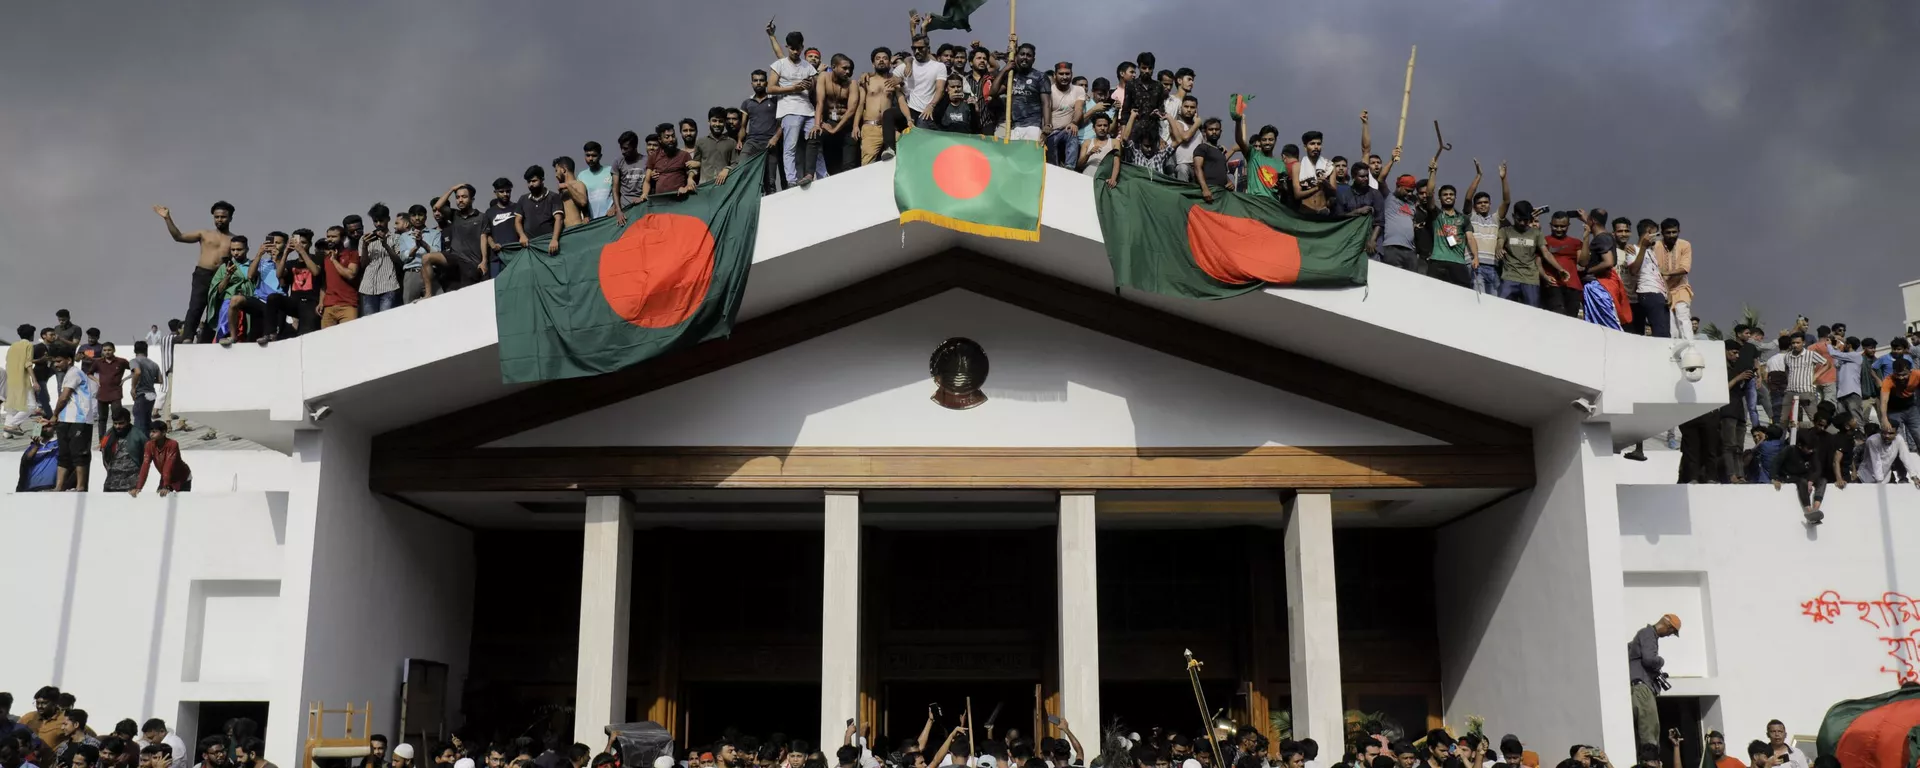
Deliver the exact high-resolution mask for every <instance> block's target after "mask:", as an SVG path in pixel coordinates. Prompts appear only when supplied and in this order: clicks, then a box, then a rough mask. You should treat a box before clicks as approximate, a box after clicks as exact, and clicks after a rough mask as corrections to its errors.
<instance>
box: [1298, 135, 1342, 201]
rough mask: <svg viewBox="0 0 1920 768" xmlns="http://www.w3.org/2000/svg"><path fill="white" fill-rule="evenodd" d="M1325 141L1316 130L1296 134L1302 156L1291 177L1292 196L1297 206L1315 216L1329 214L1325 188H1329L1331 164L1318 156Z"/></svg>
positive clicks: (1328, 198) (1327, 190) (1328, 199)
mask: <svg viewBox="0 0 1920 768" xmlns="http://www.w3.org/2000/svg"><path fill="white" fill-rule="evenodd" d="M1325 144H1326V138H1325V136H1323V135H1322V134H1321V133H1320V132H1319V131H1307V132H1306V133H1303V134H1301V135H1300V147H1301V151H1302V153H1303V154H1302V155H1301V158H1300V164H1299V166H1298V167H1297V168H1296V169H1295V171H1294V174H1293V194H1294V196H1295V198H1296V199H1298V200H1299V201H1300V207H1301V208H1302V209H1305V210H1307V211H1312V212H1314V213H1319V214H1323V215H1324V214H1329V213H1332V212H1333V206H1332V197H1331V196H1330V195H1329V188H1330V187H1331V186H1332V185H1333V163H1332V162H1331V161H1329V160H1328V159H1327V158H1326V157H1325V156H1324V155H1322V154H1321V153H1320V150H1321V148H1322V147H1323V146H1324V145H1325Z"/></svg>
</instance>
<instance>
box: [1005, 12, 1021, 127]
mask: <svg viewBox="0 0 1920 768" xmlns="http://www.w3.org/2000/svg"><path fill="white" fill-rule="evenodd" d="M1019 18H1020V0H1007V37H1008V38H1009V45H1008V46H1007V73H1006V74H1007V92H1006V94H1004V95H1005V98H1006V100H1007V121H1006V122H1004V123H1001V125H1004V126H1006V131H1007V143H1008V144H1012V143H1013V58H1014V56H1016V55H1017V53H1016V49H1018V48H1019V47H1020V46H1018V45H1014V44H1011V38H1013V37H1016V36H1017V35H1018V33H1017V32H1016V30H1017V29H1018V28H1017V27H1016V26H1015V24H1014V22H1015V21H1017V20H1018V19H1019Z"/></svg>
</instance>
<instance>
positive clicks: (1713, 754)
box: [1707, 731, 1747, 768]
mask: <svg viewBox="0 0 1920 768" xmlns="http://www.w3.org/2000/svg"><path fill="white" fill-rule="evenodd" d="M1707 759H1708V760H1712V761H1713V768H1747V764H1746V763H1743V762H1740V760H1739V759H1738V758H1734V757H1729V756H1727V737H1726V736H1723V735H1721V734H1720V732H1719V731H1707Z"/></svg>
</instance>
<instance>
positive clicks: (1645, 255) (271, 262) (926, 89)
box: [154, 12, 1692, 345]
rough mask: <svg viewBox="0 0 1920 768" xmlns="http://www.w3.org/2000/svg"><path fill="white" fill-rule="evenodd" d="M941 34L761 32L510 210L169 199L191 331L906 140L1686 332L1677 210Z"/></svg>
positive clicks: (483, 259)
mask: <svg viewBox="0 0 1920 768" xmlns="http://www.w3.org/2000/svg"><path fill="white" fill-rule="evenodd" d="M927 23H928V19H927V18H926V17H924V16H922V15H920V14H919V13H917V12H915V13H912V14H911V15H910V16H909V27H908V30H907V32H908V38H909V40H910V43H909V45H908V47H907V48H906V49H904V50H896V49H892V48H889V47H886V46H882V47H878V48H874V49H873V50H872V51H871V52H870V53H869V54H868V66H869V71H866V72H862V73H859V74H858V75H857V76H856V74H855V72H854V70H855V68H856V67H855V63H854V61H853V59H852V58H851V57H850V56H848V55H846V54H834V55H832V56H830V57H826V56H823V55H822V53H821V51H820V49H818V48H814V47H809V46H808V45H807V41H806V36H805V35H804V34H803V33H801V32H798V31H789V32H787V33H786V35H785V36H784V38H782V37H780V36H779V30H778V29H777V28H776V27H775V26H774V24H773V23H771V22H769V23H768V24H767V27H766V33H767V36H768V40H769V42H770V44H771V47H772V49H773V53H774V56H775V59H774V61H773V62H772V63H771V64H770V65H768V66H767V67H766V68H764V69H756V70H753V71H752V72H751V74H750V75H749V77H748V86H749V88H750V91H749V95H748V97H747V98H745V99H743V100H742V101H741V102H740V103H739V104H738V105H737V106H725V105H720V106H714V107H712V108H710V109H708V110H707V114H706V120H705V125H704V130H703V126H702V124H701V123H700V122H699V121H697V120H695V119H694V118H685V119H682V120H679V121H677V122H662V123H659V124H657V125H655V126H654V128H653V130H652V131H650V132H649V133H647V134H646V135H640V134H638V133H636V132H634V131H626V132H624V133H622V134H621V135H620V136H619V137H618V139H617V140H616V142H615V147H616V150H617V151H616V152H615V153H613V154H612V155H611V156H610V157H609V156H608V155H606V153H604V151H603V149H602V146H601V144H600V143H599V142H598V141H588V142H586V143H585V144H583V145H582V146H581V148H580V153H581V154H580V161H579V162H577V163H576V161H575V158H574V157H573V156H570V155H563V156H561V157H556V158H554V159H553V160H552V161H551V162H549V163H545V164H536V165H532V166H529V167H527V168H526V170H525V171H524V172H522V173H521V174H520V176H519V178H520V182H519V183H520V184H522V185H524V189H523V191H521V192H520V194H519V196H518V197H517V198H516V197H515V192H516V190H515V182H514V180H513V179H512V178H511V177H507V176H502V177H500V178H498V179H495V180H494V182H493V185H492V188H491V189H492V197H491V199H490V200H488V201H484V202H483V201H481V200H480V199H479V197H478V191H477V189H476V188H475V187H474V186H473V185H471V184H467V183H464V182H463V183H457V184H454V185H451V186H450V187H449V188H448V189H447V190H446V192H444V193H443V194H440V195H438V196H436V197H433V198H431V199H429V200H427V201H426V202H424V203H415V204H411V205H406V206H400V205H395V206H388V205H386V204H384V203H375V204H373V205H371V206H370V207H369V208H368V209H367V211H366V213H365V214H364V215H362V214H358V213H356V214H352V215H348V216H345V217H344V218H342V219H341V220H340V223H339V224H337V225H332V226H327V227H323V228H317V229H316V228H289V229H287V230H276V231H272V232H269V233H267V234H266V235H265V236H263V237H261V238H260V239H259V240H258V241H257V242H256V241H255V240H253V239H251V238H249V237H247V236H245V235H240V234H236V233H234V232H233V222H234V217H235V213H236V208H235V206H234V205H233V204H231V203H228V202H225V201H221V202H216V203H214V204H213V205H212V207H211V209H210V213H211V215H212V226H211V227H210V228H205V229H196V230H191V231H183V230H182V229H181V228H180V227H179V225H178V224H176V223H175V221H174V220H173V216H172V212H171V211H170V210H169V209H168V208H166V207H164V206H156V207H155V208H154V211H155V213H156V214H158V215H159V216H160V217H161V219H162V220H164V221H165V223H166V226H167V231H168V233H169V234H170V235H171V236H172V238H173V240H175V241H176V242H180V243H189V244H194V245H196V246H197V247H198V260H197V262H196V264H195V267H194V269H193V273H192V279H191V282H190V284H191V289H190V294H189V299H188V306H187V312H186V314H185V315H184V316H183V317H182V322H183V328H182V329H181V331H180V340H181V341H182V342H187V343H194V342H219V343H221V344H228V345H230V344H233V343H236V342H240V341H253V342H257V343H260V344H267V343H270V342H272V341H273V340H275V339H279V338H286V337H289V336H294V335H298V334H302V333H307V332H310V331H313V330H316V329H319V328H325V327H329V326H333V325H338V324H340V323H345V322H350V321H352V320H354V319H356V318H358V317H361V316H364V315H370V314H375V313H378V312H382V311H385V310H388V309H392V308H394V307H397V306H400V305H403V304H408V303H412V302H414V301H418V300H420V299H423V298H426V297H430V296H433V295H434V294H435V293H437V292H444V291H450V290H456V289H459V288H462V287H465V286H468V285H472V284H474V283H477V282H480V281H483V280H486V279H488V278H490V277H492V276H495V275H497V274H499V273H500V271H501V269H502V268H503V267H504V261H503V257H502V252H503V250H504V249H507V248H509V247H510V246H514V245H521V246H526V245H529V244H530V243H531V241H533V240H534V239H537V238H541V237H544V236H549V235H550V236H551V238H550V239H549V241H548V242H547V245H546V248H547V250H548V251H549V252H551V253H559V251H560V249H561V248H562V240H563V238H562V236H561V235H562V234H563V233H564V232H566V231H567V230H569V229H571V228H573V227H577V226H580V225H582V224H585V223H587V222H589V221H591V220H593V219H596V218H601V217H616V218H624V217H625V211H624V206H626V205H628V204H631V203H636V202H641V201H644V200H647V199H649V198H650V196H652V195H656V194H661V195H673V196H685V195H689V194H696V193H697V190H698V187H699V185H700V184H703V183H708V182H714V181H720V180H724V179H725V178H727V177H728V175H729V174H730V173H731V172H732V170H733V169H734V168H735V167H737V166H738V164H739V163H740V161H741V160H742V159H743V158H745V157H749V156H752V155H755V154H757V153H761V152H771V153H774V154H771V155H769V162H768V163H766V164H765V165H764V178H762V179H761V183H762V185H763V186H764V188H765V189H766V190H767V191H769V192H772V191H778V190H780V189H783V188H787V187H796V186H797V187H805V186H808V185H810V184H811V183H812V182H814V181H816V180H818V179H821V178H825V177H827V176H830V175H833V174H836V173H841V172H843V171H846V170H849V169H852V168H857V167H859V166H862V165H867V164H870V163H874V162H878V161H882V160H887V159H890V158H891V157H892V156H893V154H894V147H895V143H896V141H897V137H898V136H899V135H900V134H901V132H903V131H905V130H908V129H909V128H916V129H924V130H934V131H957V132H966V133H975V134H987V135H993V136H997V137H1003V138H1009V139H1012V140H1020V141H1036V142H1040V143H1041V144H1043V145H1044V147H1045V149H1046V159H1047V162H1049V163H1052V164H1055V165H1059V166H1062V167H1065V168H1069V169H1073V170H1077V171H1081V172H1083V173H1086V174H1088V175H1090V176H1097V175H1099V174H1101V173H1102V171H1101V169H1102V168H1110V169H1111V170H1110V171H1107V176H1106V179H1107V183H1109V184H1113V183H1116V179H1117V176H1118V172H1119V165H1120V164H1122V163H1125V164H1132V165H1137V166H1143V167H1147V168H1150V169H1151V170H1152V171H1153V172H1155V173H1158V174H1161V175H1164V176H1166V177H1169V178H1171V179H1175V180H1178V181H1179V182H1182V183H1188V184H1193V185H1196V186H1197V187H1198V188H1199V190H1200V193H1201V194H1202V196H1203V197H1205V198H1207V199H1212V197H1213V195H1214V193H1215V191H1216V190H1229V189H1231V190H1236V191H1239V192H1243V193H1245V194H1248V195H1253V196H1256V197H1262V198H1267V199H1272V200H1276V201H1278V202H1280V203H1282V204H1284V205H1286V206H1288V207H1289V208H1291V209H1293V210H1294V211H1296V212H1298V213H1299V214H1301V215H1303V216H1309V217H1360V216H1366V217H1370V219H1371V222H1372V226H1371V228H1370V230H1369V236H1368V238H1367V243H1366V249H1367V252H1368V254H1369V255H1370V256H1371V257H1372V258H1374V259H1376V260H1378V261H1380V262H1381V263H1383V264H1388V265H1391V266H1395V267H1401V268H1405V269H1410V270H1414V271H1417V272H1421V273H1423V274H1427V275H1429V276H1432V277H1435V278H1438V279H1441V280H1445V281H1447V282H1451V283H1455V284H1458V285H1461V286H1467V287H1472V288H1474V289H1475V290H1478V291H1480V292H1482V293H1485V294H1492V295H1496V296H1500V297H1504V298H1508V299H1511V300H1513V301H1517V302H1521V303H1525V304H1529V305H1532V306H1537V307H1542V308H1545V309H1549V310H1553V311H1556V312H1561V313H1563V314H1567V315H1570V316H1575V317H1582V318H1585V319H1586V320H1588V321H1590V322H1594V323H1599V324H1602V325H1606V326H1608V327H1616V328H1622V329H1624V330H1627V331H1630V332H1635V333H1646V334H1651V335H1655V336H1662V337H1666V336H1673V337H1684V336H1685V335H1686V331H1687V329H1688V327H1689V325H1690V308H1691V304H1692V287H1691V285H1690V284H1689V282H1688V275H1689V273H1690V272H1691V270H1692V246H1691V245H1690V244H1689V243H1688V241H1686V240H1684V239H1681V237H1680V222H1679V221H1678V220H1677V219H1674V218H1666V219H1663V220H1661V221H1659V222H1658V223H1656V222H1655V221H1654V220H1653V219H1641V220H1639V221H1637V222H1635V221H1631V220H1629V219H1627V218H1625V217H1615V218H1609V215H1608V213H1607V211H1605V210H1601V209H1592V210H1567V211H1552V212H1550V211H1549V210H1548V209H1547V208H1545V207H1536V206H1534V205H1533V204H1532V203H1530V202H1528V201H1526V200H1519V201H1513V200H1512V194H1511V191H1510V190H1509V188H1508V184H1507V174H1506V170H1507V169H1506V164H1505V163H1502V164H1501V165H1500V166H1499V168H1498V176H1499V183H1500V199H1499V203H1498V205H1497V206H1496V205H1495V203H1494V200H1493V197H1492V194H1491V193H1490V192H1488V191H1484V190H1482V189H1481V186H1480V185H1481V182H1482V173H1481V168H1480V164H1479V161H1478V160H1477V159H1476V160H1475V161H1474V175H1473V179H1472V181H1471V182H1469V183H1468V184H1467V186H1466V188H1465V191H1464V192H1461V191H1459V190H1457V189H1456V188H1455V187H1454V185H1451V184H1441V183H1439V181H1438V178H1439V171H1440V168H1439V166H1440V160H1441V156H1442V155H1441V152H1439V151H1436V152H1435V154H1434V157H1433V159H1432V161H1430V162H1429V163H1428V164H1427V173H1426V175H1425V177H1424V178H1416V177H1415V176H1414V175H1413V174H1409V173H1399V174H1396V173H1395V169H1396V167H1397V166H1398V165H1399V163H1400V159H1401V149H1400V148H1398V147H1395V148H1393V149H1392V150H1391V151H1390V152H1388V153H1387V156H1386V157H1385V158H1383V157H1382V156H1381V155H1380V154H1377V153H1375V152H1374V150H1373V144H1372V138H1371V131H1370V124H1369V121H1368V115H1367V113H1366V112H1364V111H1363V112H1361V113H1360V136H1359V142H1358V149H1359V154H1357V155H1355V156H1354V157H1355V159H1354V160H1352V161H1349V159H1348V158H1347V157H1345V156H1340V155H1337V154H1329V153H1327V152H1326V151H1325V150H1326V148H1327V144H1328V141H1327V140H1326V137H1325V136H1324V134H1322V133H1321V132H1320V131H1318V130H1308V131H1305V132H1304V133H1302V134H1301V136H1300V143H1299V144H1298V145H1295V144H1286V145H1284V146H1276V144H1277V143H1278V140H1279V136H1280V132H1279V129H1278V128H1276V127H1275V126H1273V125H1262V126H1260V127H1258V128H1257V129H1250V128H1249V127H1248V124H1247V115H1246V111H1247V108H1248V106H1249V104H1250V103H1251V101H1252V97H1251V96H1242V95H1240V94H1234V95H1232V96H1231V100H1230V101H1231V105H1232V106H1231V113H1230V118H1231V122H1232V124H1233V133H1232V136H1231V137H1230V138H1229V137H1227V134H1226V132H1225V130H1224V128H1225V123H1223V121H1222V120H1221V119H1220V118H1219V117H1202V115H1201V112H1200V99H1199V96H1198V95H1197V94H1198V90H1197V85H1196V81H1197V77H1198V76H1197V74H1196V73H1195V71H1194V70H1193V69H1191V68H1186V67H1180V68H1173V69H1156V58H1155V56H1154V54H1153V53H1151V52H1146V53H1141V54H1139V55H1138V56H1137V57H1135V58H1134V59H1132V60H1129V61H1122V62H1120V63H1119V64H1118V65H1116V66H1115V67H1114V71H1113V77H1112V79H1109V78H1107V77H1104V76H1101V77H1096V78H1094V79H1092V80H1091V81H1089V80H1088V78H1087V77H1086V76H1085V75H1081V74H1077V73H1076V70H1075V67H1074V65H1073V64H1072V63H1071V62H1068V61H1061V62H1058V63H1056V64H1054V65H1053V67H1052V68H1051V70H1041V69H1039V68H1038V67H1037V66H1036V63H1035V62H1036V56H1037V48H1036V47H1035V45H1034V44H1033V43H1030V42H1020V41H1019V39H1018V37H1017V36H1009V39H1008V42H1007V48H1006V49H1005V50H999V51H995V50H989V49H988V48H987V47H986V46H984V45H982V44H981V43H980V42H979V41H977V40H976V41H973V42H972V44H970V45H962V44H954V43H942V44H939V45H938V46H935V45H934V44H933V43H932V42H931V39H930V37H929V34H928V30H927V29H926V25H927ZM1221 101H1222V102H1223V103H1226V102H1228V101H1229V100H1228V99H1226V98H1223V99H1221ZM1223 142H1224V143H1223ZM1443 148H1444V147H1443ZM1109 157H1117V158H1118V161H1117V162H1115V163H1111V164H1108V163H1104V161H1105V160H1106V159H1107V158H1109ZM775 158H777V161H776V160H775ZM1462 206H1465V207H1464V209H1463V208H1462ZM1542 223H1544V225H1545V228H1544V230H1543V229H1542ZM1575 224H1578V225H1579V227H1580V229H1579V234H1578V235H1577V236H1576V235H1575V234H1574V233H1573V229H1572V227H1573V226H1574V225H1575Z"/></svg>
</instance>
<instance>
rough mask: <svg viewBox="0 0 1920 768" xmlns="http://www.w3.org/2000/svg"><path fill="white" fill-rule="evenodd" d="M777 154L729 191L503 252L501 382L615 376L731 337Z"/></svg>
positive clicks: (747, 164)
mask: <svg viewBox="0 0 1920 768" xmlns="http://www.w3.org/2000/svg"><path fill="white" fill-rule="evenodd" d="M765 162H766V153H764V152H762V153H759V154H756V155H752V156H749V157H747V158H746V159H743V160H741V161H740V163H739V165H738V166H737V167H735V168H734V169H733V172H732V173H731V174H730V175H729V176H728V178H727V181H726V183H724V184H721V183H707V184H702V185H700V187H699V188H698V189H697V190H696V191H695V192H694V193H693V194H690V195H687V196H686V197H685V199H678V198H676V197H674V196H672V195H659V196H655V197H653V198H651V199H649V200H648V201H647V202H645V203H641V204H636V205H629V206H627V208H626V214H627V221H626V224H625V226H619V225H618V222H617V221H616V220H615V218H614V217H612V216H603V217H601V218H598V219H594V220H593V221H590V222H587V223H586V224H582V225H580V226H577V227H571V228H568V229H567V230H566V231H565V232H564V233H563V234H562V237H561V239H560V250H559V253H557V254H554V255H548V253H547V243H548V242H549V239H550V238H548V237H540V238H536V239H534V240H533V241H532V242H531V243H530V244H529V245H528V246H527V247H526V248H521V247H519V246H515V247H512V248H508V249H506V250H505V251H504V252H503V254H502V255H503V257H504V258H506V259H507V266H506V269H504V270H503V271H502V272H501V274H500V275H499V277H497V278H496V279H494V281H493V292H494V305H495V318H496V323H497V324H498V327H499V331H500V379H501V380H502V381H504V382H506V383H508V384H514V383H519V382H529V381H541V380H545V379H564V378H571V377H575V376H591V375H594V374H600V373H608V372H611V371H617V370H620V369H622V368H626V367H628V366H631V365H634V364H635V363H639V362H641V361H643V360H647V359H649V358H653V357H658V356H660V355H662V354H665V353H667V352H671V351H673V350H675V349H678V348H681V347H685V346H691V345H693V344H698V343H700V342H703V341H707V340H709V339H716V338H722V337H725V336H727V335H728V334H730V333H732V332H733V318H734V315H735V314H736V313H738V312H739V309H740V297H741V295H742V294H743V293H745V292H746V287H747V269H748V267H749V265H750V264H751V263H752V261H753V244H754V236H755V234H756V231H757V230H758V229H759V226H760V179H761V173H762V170H763V164H764V163H765Z"/></svg>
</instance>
